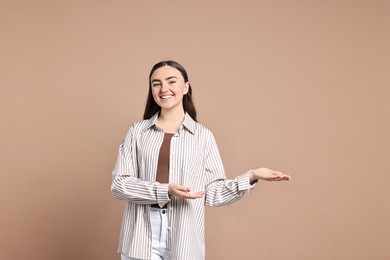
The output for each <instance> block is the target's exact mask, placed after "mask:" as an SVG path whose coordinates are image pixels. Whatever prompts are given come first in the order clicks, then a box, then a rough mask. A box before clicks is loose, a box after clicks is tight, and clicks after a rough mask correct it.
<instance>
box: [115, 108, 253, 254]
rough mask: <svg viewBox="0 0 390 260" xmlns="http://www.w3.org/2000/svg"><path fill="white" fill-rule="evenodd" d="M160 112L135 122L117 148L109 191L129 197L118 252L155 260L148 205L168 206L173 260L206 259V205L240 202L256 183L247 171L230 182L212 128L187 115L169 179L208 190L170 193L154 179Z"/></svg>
mask: <svg viewBox="0 0 390 260" xmlns="http://www.w3.org/2000/svg"><path fill="white" fill-rule="evenodd" d="M157 116H158V115H157V114H156V115H154V116H153V117H152V118H151V119H148V120H143V121H139V122H137V123H135V124H133V125H132V126H131V127H130V128H129V130H128V132H127V135H126V137H125V139H124V141H123V143H122V144H121V145H120V147H119V153H118V158H117V161H116V165H115V168H114V170H113V173H112V185H111V192H112V194H113V196H114V197H115V198H117V199H119V200H125V201H126V206H125V210H124V213H123V219H122V226H121V232H120V237H119V247H118V252H119V253H122V254H124V255H127V256H129V257H133V258H139V259H150V258H151V246H152V238H151V235H152V233H151V226H150V218H149V210H150V205H151V204H155V203H158V204H159V205H160V206H161V207H162V206H163V205H165V204H167V203H168V204H167V206H168V207H167V210H168V218H169V219H168V248H169V250H170V255H171V259H172V260H201V259H205V234H204V225H205V219H204V214H205V209H204V207H205V205H206V206H212V207H216V206H223V205H227V204H231V203H233V202H235V201H237V200H239V199H240V198H241V197H242V196H243V195H244V193H245V191H247V190H249V189H252V188H253V187H254V185H251V184H250V183H249V175H248V172H246V173H243V174H241V175H239V176H238V177H236V178H235V179H233V180H227V179H226V175H225V171H224V167H223V164H222V161H221V157H220V154H219V151H218V147H217V144H216V141H215V139H214V136H213V134H212V133H211V131H210V130H208V129H207V128H205V127H204V126H203V125H201V124H199V123H197V122H195V121H194V120H193V119H192V118H191V117H190V116H189V115H188V114H186V115H185V117H184V120H183V123H182V125H181V127H180V129H179V131H178V133H176V134H175V135H174V136H173V137H172V139H171V149H170V164H169V165H170V169H169V182H170V183H179V184H181V185H184V186H188V187H190V188H191V192H198V191H205V196H203V198H201V199H194V200H188V199H181V198H178V197H170V196H168V184H167V183H158V182H156V181H155V180H156V170H157V162H158V155H159V149H160V146H161V144H162V141H163V138H164V132H163V131H162V130H161V129H159V128H158V127H157V126H156V124H155V123H156V120H157Z"/></svg>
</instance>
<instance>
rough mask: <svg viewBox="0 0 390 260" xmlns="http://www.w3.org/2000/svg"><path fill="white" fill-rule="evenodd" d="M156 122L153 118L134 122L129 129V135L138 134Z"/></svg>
mask: <svg viewBox="0 0 390 260" xmlns="http://www.w3.org/2000/svg"><path fill="white" fill-rule="evenodd" d="M153 124H154V121H153V119H144V120H140V121H137V122H134V123H132V124H131V125H130V127H129V128H128V130H127V135H131V136H138V135H139V134H140V133H142V132H143V131H145V130H146V129H148V128H150V127H151V126H152V125H153Z"/></svg>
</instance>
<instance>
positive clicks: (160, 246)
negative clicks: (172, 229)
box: [121, 208, 169, 260]
mask: <svg viewBox="0 0 390 260" xmlns="http://www.w3.org/2000/svg"><path fill="white" fill-rule="evenodd" d="M150 222H151V224H152V238H153V240H152V259H151V260H169V253H168V250H167V235H168V217H167V210H166V209H158V208H150ZM121 260H139V259H137V258H132V257H128V256H125V255H121Z"/></svg>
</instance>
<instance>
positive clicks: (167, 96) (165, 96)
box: [160, 95, 173, 99]
mask: <svg viewBox="0 0 390 260" xmlns="http://www.w3.org/2000/svg"><path fill="white" fill-rule="evenodd" d="M172 97H173V95H163V96H160V98H161V99H169V98H172Z"/></svg>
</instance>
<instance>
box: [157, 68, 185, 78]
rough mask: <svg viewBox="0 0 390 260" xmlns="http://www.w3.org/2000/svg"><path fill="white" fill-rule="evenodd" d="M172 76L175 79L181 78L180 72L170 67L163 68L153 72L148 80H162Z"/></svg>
mask: <svg viewBox="0 0 390 260" xmlns="http://www.w3.org/2000/svg"><path fill="white" fill-rule="evenodd" d="M172 76H174V77H176V78H183V76H182V75H181V72H180V71H179V70H178V69H176V68H174V67H171V66H163V67H161V68H158V69H156V70H155V71H154V72H153V74H152V76H151V77H150V80H154V79H160V80H164V79H166V78H169V77H172Z"/></svg>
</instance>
